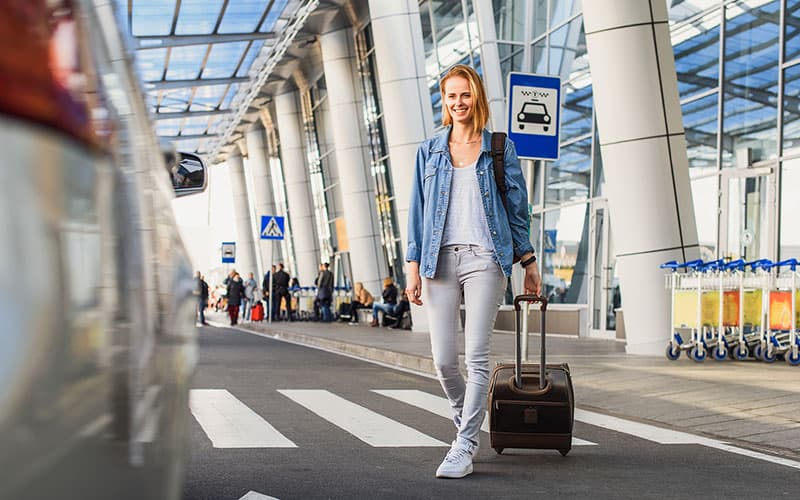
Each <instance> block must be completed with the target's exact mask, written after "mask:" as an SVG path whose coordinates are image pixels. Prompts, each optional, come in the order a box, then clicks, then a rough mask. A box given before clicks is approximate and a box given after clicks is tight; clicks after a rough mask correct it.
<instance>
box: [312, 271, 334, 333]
mask: <svg viewBox="0 0 800 500" xmlns="http://www.w3.org/2000/svg"><path fill="white" fill-rule="evenodd" d="M329 267H330V264H328V263H327V262H325V263H322V264H320V265H319V275H318V276H317V279H316V280H314V284H315V285H317V303H318V304H319V309H320V311H321V312H322V321H324V322H326V323H329V322H331V321H333V313H332V312H331V302H333V273H332V272H330V271H329V270H328V268H329Z"/></svg>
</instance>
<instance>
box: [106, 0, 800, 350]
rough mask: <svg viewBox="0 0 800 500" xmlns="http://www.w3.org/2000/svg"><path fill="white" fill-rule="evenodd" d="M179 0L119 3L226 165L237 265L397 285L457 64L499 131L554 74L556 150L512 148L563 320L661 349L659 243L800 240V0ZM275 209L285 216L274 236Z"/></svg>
mask: <svg viewBox="0 0 800 500" xmlns="http://www.w3.org/2000/svg"><path fill="white" fill-rule="evenodd" d="M172 3H174V4H175V5H174V8H173V10H172V11H170V12H172V14H171V15H170V16H167V18H165V17H164V16H163V15H156V14H154V13H153V9H148V8H147V5H146V2H135V3H134V8H133V10H132V11H130V12H129V19H130V29H131V34H132V35H133V37H134V38H135V40H136V43H137V45H138V47H139V50H138V51H137V53H136V61H137V68H138V70H139V72H140V74H141V75H142V79H143V80H144V81H145V89H146V92H147V98H148V104H149V105H150V106H151V108H152V109H153V111H154V112H155V117H156V119H157V122H156V124H157V125H156V128H157V132H158V133H159V135H160V136H162V137H163V138H168V139H170V140H174V141H175V143H176V145H177V147H178V149H179V150H186V151H197V152H199V153H201V154H203V155H206V157H207V158H208V160H209V162H210V163H214V164H218V163H222V162H224V163H225V164H227V168H228V169H229V171H230V174H231V179H232V184H233V191H234V198H235V207H234V208H235V213H236V226H237V234H238V237H237V241H236V243H237V267H238V268H241V269H252V270H254V271H255V270H259V271H260V272H261V273H262V275H263V272H264V271H266V269H267V268H268V267H269V264H270V260H272V261H273V262H277V261H279V260H280V261H283V262H285V263H287V265H288V268H289V271H290V273H291V274H292V275H293V276H298V277H299V279H300V282H301V283H303V284H308V283H311V282H313V279H314V277H315V276H316V273H317V268H318V264H319V263H320V262H331V263H332V264H333V268H334V269H335V270H336V278H337V281H338V283H339V284H342V285H344V284H346V283H353V282H356V281H361V282H363V283H364V285H365V286H366V287H367V288H368V289H369V290H370V291H371V292H372V293H373V294H374V295H377V294H379V293H380V289H381V285H380V283H381V280H382V278H383V277H385V276H393V277H394V278H395V280H396V281H398V282H399V283H401V284H404V277H403V272H404V269H403V268H404V252H405V242H406V241H407V240H406V224H407V222H406V221H407V214H408V204H409V195H410V190H411V182H412V173H413V166H414V161H415V157H416V151H417V147H418V145H419V143H420V142H421V141H422V140H424V139H425V138H426V137H430V136H431V135H433V134H434V133H436V132H437V131H438V130H440V128H441V96H440V93H439V87H438V85H439V79H440V77H441V76H442V74H444V73H445V72H446V71H447V69H448V68H450V67H451V66H452V65H454V64H457V63H465V64H470V65H472V66H474V67H475V68H476V69H478V71H479V73H480V74H481V75H482V77H483V79H484V83H485V85H486V88H487V92H488V96H489V101H490V110H491V118H490V121H489V125H488V127H489V128H491V129H492V130H496V131H506V123H507V119H508V116H507V113H508V111H507V97H508V96H507V95H506V82H507V78H508V75H509V73H510V72H523V73H536V74H543V75H553V76H558V77H560V78H561V82H562V88H561V97H562V100H561V103H560V104H561V108H560V125H561V127H560V135H559V140H560V156H559V159H558V160H556V161H541V160H523V161H522V169H523V172H524V173H525V176H526V180H527V183H528V195H529V201H530V208H529V212H530V224H531V226H530V227H531V241H532V242H533V244H534V248H535V249H536V251H537V254H538V258H539V266H540V271H541V273H542V277H543V283H544V290H545V292H546V293H547V294H548V296H549V297H550V299H551V301H552V302H553V306H552V310H553V311H554V313H553V316H552V319H551V324H552V327H553V329H554V331H555V333H563V334H568V335H581V336H597V337H610V338H614V337H616V338H625V339H626V341H627V345H628V350H629V351H630V352H633V353H658V354H660V353H661V352H663V347H664V344H665V342H666V340H667V336H668V331H667V324H668V322H669V295H668V293H667V290H665V287H664V279H663V271H662V270H660V269H658V265H659V264H660V263H662V262H665V261H667V260H688V259H692V258H703V259H716V258H731V259H738V258H744V259H747V260H753V259H757V258H770V259H785V258H790V257H800V228H798V227H797V225H795V224H793V223H792V222H793V219H792V218H791V216H792V215H791V214H793V213H798V212H800V201H798V199H797V194H798V193H800V33H799V32H800V0H602V1H599V0H584V1H583V2H581V1H580V0H423V1H418V0H392V1H387V0H369V1H367V0H335V1H320V0H269V1H268V0H264V1H252V2H237V3H233V2H232V3H231V4H230V5H229V4H228V2H223V1H222V0H218V1H207V2H200V3H197V4H192V3H189V2H184V4H183V5H181V2H180V1H177V2H172ZM118 5H120V6H123V7H124V6H126V5H127V3H126V2H121V1H118ZM193 9H194V10H193ZM195 10H196V12H195ZM201 10H202V12H201ZM211 168H212V169H213V168H215V167H214V166H212V167H211ZM261 214H278V215H283V216H285V217H286V226H285V236H286V238H285V239H284V240H283V243H282V244H281V245H280V250H279V251H278V252H277V253H276V254H275V255H271V251H270V248H269V245H268V244H266V243H264V242H262V240H261V239H260V215H261ZM515 273H517V274H519V276H514V278H513V279H512V281H513V282H514V284H515V289H516V290H519V285H520V281H521V271H520V270H519V269H515ZM423 293H424V292H423ZM620 310H621V311H620ZM418 313H419V311H416V310H415V311H413V317H414V322H415V328H417V327H419V328H423V327H424V323H425V321H424V314H418ZM503 321H504V319H503V317H502V316H501V318H500V319H498V327H502V325H501V324H502V322H503ZM621 321H622V322H621ZM623 322H624V328H623Z"/></svg>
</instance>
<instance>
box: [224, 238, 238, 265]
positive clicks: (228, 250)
mask: <svg viewBox="0 0 800 500" xmlns="http://www.w3.org/2000/svg"><path fill="white" fill-rule="evenodd" d="M235 262H236V243H234V242H233V241H223V242H222V263H223V264H234V263H235Z"/></svg>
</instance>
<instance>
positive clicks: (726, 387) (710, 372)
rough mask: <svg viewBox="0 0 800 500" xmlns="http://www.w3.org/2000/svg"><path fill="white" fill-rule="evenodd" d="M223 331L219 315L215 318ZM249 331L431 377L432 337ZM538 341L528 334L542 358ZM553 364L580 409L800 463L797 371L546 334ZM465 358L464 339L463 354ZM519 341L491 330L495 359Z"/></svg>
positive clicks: (299, 325)
mask: <svg viewBox="0 0 800 500" xmlns="http://www.w3.org/2000/svg"><path fill="white" fill-rule="evenodd" d="M209 318H210V319H212V320H217V321H218V322H219V323H218V324H219V325H227V322H226V321H225V320H226V319H227V318H225V317H223V315H222V314H219V315H216V314H213V313H212V314H210V315H209ZM239 326H240V327H241V328H243V329H246V330H253V331H256V332H259V333H263V334H267V335H269V336H272V337H275V338H280V339H284V340H288V341H291V342H296V343H300V344H304V345H309V346H315V347H321V348H325V349H328V350H331V351H335V352H342V353H347V354H352V355H355V356H359V357H362V358H366V359H370V360H374V361H379V362H382V363H386V364H390V365H394V366H399V367H403V368H408V369H412V370H416V371H420V372H424V373H429V374H433V373H435V372H434V369H433V362H432V360H431V357H430V344H429V339H428V334H427V333H419V332H411V331H406V330H388V329H386V328H382V327H379V328H371V327H369V326H362V325H358V326H350V325H348V324H346V323H328V324H325V323H315V322H293V323H287V322H276V323H273V324H272V325H269V324H267V323H243V324H240V325H239ZM539 341H540V339H539V336H538V335H530V337H529V342H530V356H529V357H530V358H531V359H538V345H539ZM547 349H548V362H568V363H569V365H570V368H571V370H572V374H573V382H574V385H575V392H576V395H575V397H576V401H577V405H578V406H579V407H581V408H585V409H595V410H600V411H603V412H605V413H609V414H613V415H618V416H621V417H625V418H630V419H634V420H640V421H643V422H649V423H655V424H658V425H662V426H667V427H669V428H673V429H677V430H684V431H687V432H692V433H696V434H701V435H705V436H709V437H713V438H717V439H723V440H726V441H728V442H731V443H738V444H742V445H745V446H748V447H750V448H755V449H760V450H763V451H767V452H771V453H777V454H780V455H783V456H786V457H790V458H794V459H797V458H800V367H791V366H788V365H787V364H786V363H783V362H776V363H775V364H772V365H767V364H765V363H761V362H756V361H745V362H732V361H725V362H722V363H720V362H715V361H706V362H705V363H703V364H696V363H694V362H692V361H690V360H688V359H686V358H681V359H680V360H678V361H675V362H671V361H668V360H667V359H666V358H664V357H646V356H633V355H628V354H626V353H625V348H624V345H623V344H622V343H620V342H616V341H612V340H596V339H577V338H574V337H556V336H551V337H548V343H547ZM461 353H462V357H463V339H462V349H461ZM513 356H514V336H513V334H510V333H508V332H495V334H494V337H493V339H492V358H493V361H510V360H513Z"/></svg>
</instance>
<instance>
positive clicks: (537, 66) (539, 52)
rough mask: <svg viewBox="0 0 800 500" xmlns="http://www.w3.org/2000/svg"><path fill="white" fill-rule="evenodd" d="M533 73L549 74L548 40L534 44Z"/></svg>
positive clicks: (543, 39)
mask: <svg viewBox="0 0 800 500" xmlns="http://www.w3.org/2000/svg"><path fill="white" fill-rule="evenodd" d="M531 52H532V55H531V57H532V58H533V60H532V61H531V71H532V72H533V73H540V74H545V73H547V39H545V38H542V39H541V40H539V41H538V42H536V43H534V44H533V50H532V51H531Z"/></svg>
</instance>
